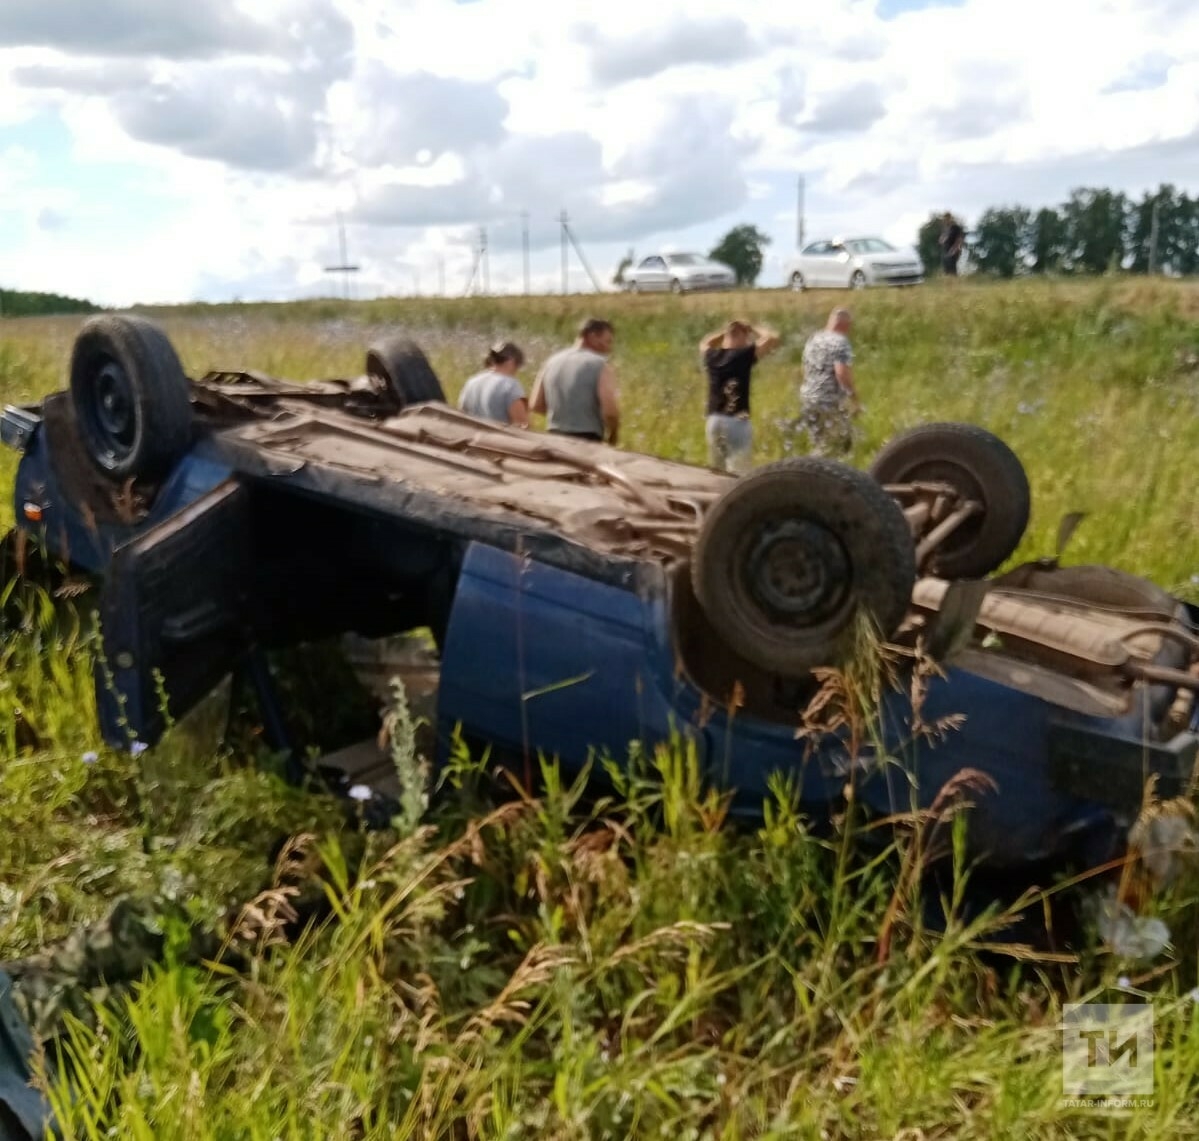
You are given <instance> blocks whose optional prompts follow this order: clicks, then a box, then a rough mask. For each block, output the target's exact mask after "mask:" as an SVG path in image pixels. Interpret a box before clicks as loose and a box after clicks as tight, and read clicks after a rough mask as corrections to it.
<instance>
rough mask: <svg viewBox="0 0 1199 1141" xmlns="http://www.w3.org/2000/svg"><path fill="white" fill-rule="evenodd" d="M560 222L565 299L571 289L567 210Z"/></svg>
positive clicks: (563, 212) (563, 294)
mask: <svg viewBox="0 0 1199 1141" xmlns="http://www.w3.org/2000/svg"><path fill="white" fill-rule="evenodd" d="M560 221H561V223H562V232H561V234H560V235H559V237H560V238H561V242H562V296H563V297H565V296H566V294H567V292H568V290H569V287H570V260H569V258H570V254H569V249H568V247H567V244H566V242H567V237H566V211H565V210H563V211H562V217H561V219H560Z"/></svg>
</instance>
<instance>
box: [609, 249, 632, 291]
mask: <svg viewBox="0 0 1199 1141" xmlns="http://www.w3.org/2000/svg"><path fill="white" fill-rule="evenodd" d="M634 260H635V258H634V254H633V251H632V250H631V249H630V250H629V252H628V253H627V254H625V255H624V257H622V258H621V259H620V264H619V265H618V266H617V267H616V272H615V273H614V274H613V275H612V284H613V285H624V271H625V270H626V269H629V268H630V267H631V266H632V264H633V262H634Z"/></svg>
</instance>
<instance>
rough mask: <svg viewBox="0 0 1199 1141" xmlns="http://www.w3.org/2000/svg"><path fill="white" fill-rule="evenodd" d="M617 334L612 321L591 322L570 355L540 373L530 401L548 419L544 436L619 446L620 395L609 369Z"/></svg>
mask: <svg viewBox="0 0 1199 1141" xmlns="http://www.w3.org/2000/svg"><path fill="white" fill-rule="evenodd" d="M614 336H615V330H614V329H613V328H612V323H611V322H610V321H603V320H600V318H598V317H591V318H588V319H587V320H586V321H584V322H583V324H582V325H580V326H579V336H578V339H577V340H576V341H575V343H574V344H573V345H572V346H571V347H570V348H568V349H563V350H562V351H561V352H557V353H555V354H554V355H553V356H552V357H550V359H549V360H548V361H546V362H545V364H544V365H542V367H541V371H540V372H539V373H538V374H537V380H536V382H535V383H534V385H533V395H532V397H531V398H530V400H529V407H530V408H531V409H532V411H534V412H537V413H539V414H541V415H544V416H545V421H546V423H545V426H546V430H547V431H549V432H554V433H557V434H558V435H560V436H575V437H577V438H579V439H584V440H601V441H602V440H606V441H607V442H608V443H609V444H615V443H616V441H617V438H618V436H619V435H620V389H619V387H618V386H617V383H616V373H615V372H613V371H612V366H611V365H610V364H609V363H608V355H609V354H610V353H611V352H612V340H613V338H614Z"/></svg>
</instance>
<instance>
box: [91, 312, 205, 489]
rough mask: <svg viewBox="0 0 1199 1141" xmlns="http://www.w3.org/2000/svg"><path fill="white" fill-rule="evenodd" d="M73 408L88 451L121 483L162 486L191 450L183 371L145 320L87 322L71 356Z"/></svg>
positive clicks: (161, 336) (168, 346)
mask: <svg viewBox="0 0 1199 1141" xmlns="http://www.w3.org/2000/svg"><path fill="white" fill-rule="evenodd" d="M71 402H72V404H73V405H74V410H75V419H76V422H77V423H78V426H79V435H80V437H81V439H82V441H83V445H84V449H85V450H86V452H87V454H88V456H89V457H90V459H91V460H92V462H93V463H94V464H95V465H96V466H97V467H98V468H99V469H100V470H101V471H102V472H103V473H104V474H105V475H106V476H109V477H111V478H112V479H114V480H126V479H130V478H137V479H146V480H155V479H157V478H159V477H160V476H162V475H164V474H165V473H166V472H167V471H168V470H169V469H170V468H171V466H172V465H173V464H174V463H175V462H176V461H177V460H178V459H179V458H180V457H181V456H182V455H183V453H184V452H186V451H187V449H188V447H189V446H190V445H191V439H192V407H191V400H190V397H189V386H188V382H187V377H186V376H185V375H184V372H183V366H182V365H181V364H180V363H179V358H178V356H176V354H175V350H174V348H173V347H172V345H171V342H170V341H169V340H168V339H167V336H166V334H165V333H164V332H163V331H162V330H161V329H159V328H158V326H156V325H154V324H152V323H151V322H149V321H147V320H145V319H144V318H142V317H92V318H90V319H89V320H87V321H86V322H84V325H83V328H82V329H80V331H79V335H78V336H77V337H76V338H75V346H74V348H73V350H72V352H71Z"/></svg>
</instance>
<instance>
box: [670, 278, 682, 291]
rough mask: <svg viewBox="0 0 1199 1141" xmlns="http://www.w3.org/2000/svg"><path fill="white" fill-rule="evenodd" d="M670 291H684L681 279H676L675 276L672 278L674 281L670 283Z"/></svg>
mask: <svg viewBox="0 0 1199 1141" xmlns="http://www.w3.org/2000/svg"><path fill="white" fill-rule="evenodd" d="M670 292H671V293H684V292H686V291H685V290H684V289H683V283H682V282H681V281H679V279H678V278H677V277H676V278H675V279H674V281H672V282H671V283H670Z"/></svg>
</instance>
